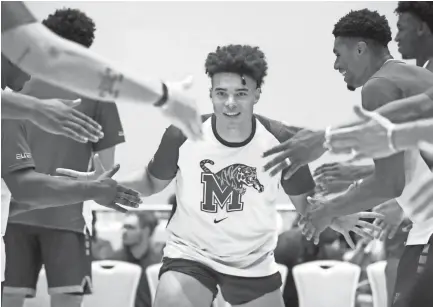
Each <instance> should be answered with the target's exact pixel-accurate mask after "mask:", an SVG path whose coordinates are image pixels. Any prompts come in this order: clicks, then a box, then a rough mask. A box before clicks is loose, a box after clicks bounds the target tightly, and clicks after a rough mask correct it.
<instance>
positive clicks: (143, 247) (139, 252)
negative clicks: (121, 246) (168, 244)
mask: <svg viewBox="0 0 433 307" xmlns="http://www.w3.org/2000/svg"><path fill="white" fill-rule="evenodd" d="M149 249H150V242H149V240H145V241H142V242H141V243H139V244H137V245H133V246H130V247H129V251H130V252H131V254H132V255H133V256H134V258H135V259H141V258H143V256H144V255H145V254H147V252H148V251H149Z"/></svg>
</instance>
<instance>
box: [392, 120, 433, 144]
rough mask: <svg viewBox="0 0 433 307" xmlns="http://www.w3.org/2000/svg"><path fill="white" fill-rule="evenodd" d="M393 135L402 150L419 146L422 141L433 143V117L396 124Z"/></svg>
mask: <svg viewBox="0 0 433 307" xmlns="http://www.w3.org/2000/svg"><path fill="white" fill-rule="evenodd" d="M393 136H394V145H395V147H396V148H398V149H400V150H403V149H408V148H413V147H417V146H418V143H419V142H420V141H426V142H429V143H433V118H431V119H424V120H418V121H415V122H412V123H406V124H399V125H396V127H395V131H394V133H393Z"/></svg>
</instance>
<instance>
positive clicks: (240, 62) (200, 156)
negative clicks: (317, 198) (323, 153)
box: [58, 45, 376, 307]
mask: <svg viewBox="0 0 433 307" xmlns="http://www.w3.org/2000/svg"><path fill="white" fill-rule="evenodd" d="M205 67H206V73H207V74H208V76H209V77H210V79H211V89H210V97H211V100H212V104H213V108H214V113H213V114H209V115H205V116H203V121H204V125H203V128H204V130H203V131H204V138H203V140H202V141H199V142H191V141H190V140H189V139H188V138H187V137H185V135H184V134H182V132H181V131H180V130H179V129H177V128H175V127H173V126H171V127H169V128H168V129H167V130H166V132H165V133H164V136H163V137H162V140H161V143H160V145H159V148H158V150H157V152H156V154H155V156H154V157H153V159H152V160H151V162H150V163H149V165H148V167H147V168H146V169H144V171H141V172H140V173H138V174H137V175H136V176H135V177H134V178H131V179H129V180H122V182H123V183H124V184H126V185H127V186H129V187H131V188H132V187H134V188H136V189H138V190H139V191H140V192H141V193H142V194H143V195H145V196H150V195H152V194H155V193H158V192H160V191H162V190H163V189H164V188H165V187H167V186H168V184H169V183H170V182H171V181H172V180H173V179H175V180H176V196H177V207H176V211H175V212H174V215H173V217H172V219H171V220H170V223H169V225H168V232H169V238H168V240H167V245H166V247H165V248H164V259H163V265H162V268H161V271H160V281H159V284H158V290H157V294H156V298H155V303H154V306H156V307H171V306H173V307H174V306H176V307H186V306H194V307H202V306H210V305H211V302H212V300H213V299H214V298H215V296H216V294H217V291H218V290H217V285H219V286H220V289H221V292H222V294H223V296H224V298H225V300H226V301H227V302H228V303H230V304H231V305H232V306H238V305H242V306H273V307H282V306H283V301H282V295H281V291H280V287H281V276H280V274H279V272H278V267H277V265H276V263H275V260H274V255H273V251H274V249H275V247H276V243H277V235H278V233H277V223H276V221H277V214H278V212H277V210H276V206H275V205H276V203H275V202H276V195H277V192H278V190H279V188H280V186H281V187H282V188H283V189H284V191H285V193H286V194H287V195H289V197H290V199H291V201H292V203H293V205H294V206H295V208H296V210H297V211H298V212H300V213H301V214H304V212H305V211H306V210H307V205H308V202H307V199H306V198H307V196H308V195H311V194H312V192H313V190H314V181H313V179H312V177H311V174H310V171H309V168H308V166H304V167H302V168H300V169H299V170H298V171H297V172H296V173H295V174H294V176H292V178H290V179H289V180H282V178H278V177H280V176H281V174H280V175H279V176H278V177H271V176H269V174H267V173H266V172H264V171H263V164H264V163H263V159H262V157H261V153H262V152H263V150H264V149H266V148H267V147H270V146H274V145H276V144H279V143H280V142H283V141H284V140H287V139H289V138H291V137H292V136H293V135H294V134H295V133H296V132H297V131H299V128H295V127H289V126H286V125H284V124H282V123H280V122H277V121H274V120H271V119H268V118H266V117H263V116H260V115H257V114H254V106H255V104H256V103H258V101H259V99H260V94H261V88H262V86H263V81H264V78H265V76H266V74H267V62H266V59H265V55H264V53H263V52H262V51H261V50H260V49H259V48H258V47H251V46H248V45H246V46H245V45H244V46H241V45H229V46H224V47H218V48H217V50H216V51H215V52H212V53H210V54H209V55H208V57H207V59H206V64H205ZM58 171H59V172H60V173H62V174H66V175H70V176H73V177H80V176H81V175H83V174H80V173H77V172H71V171H70V170H58ZM375 215H376V214H374V213H363V214H360V215H353V216H350V217H343V218H341V219H336V220H335V222H334V224H333V227H334V229H336V230H338V231H340V232H342V233H343V234H344V235H345V237H346V238H348V237H349V235H348V232H349V231H351V230H353V231H355V232H357V233H359V234H361V235H363V236H369V235H368V234H367V232H366V231H364V230H363V229H362V228H358V227H355V225H358V226H361V227H364V226H365V227H369V228H371V227H372V225H371V224H368V223H366V222H363V221H359V217H361V216H375ZM352 243H353V242H352ZM174 285H175V286H174ZM197 293H199V294H200V295H197Z"/></svg>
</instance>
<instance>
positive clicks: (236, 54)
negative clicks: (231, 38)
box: [205, 45, 268, 88]
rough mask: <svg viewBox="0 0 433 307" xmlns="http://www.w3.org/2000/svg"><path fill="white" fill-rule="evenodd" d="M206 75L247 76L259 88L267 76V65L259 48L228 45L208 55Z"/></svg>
mask: <svg viewBox="0 0 433 307" xmlns="http://www.w3.org/2000/svg"><path fill="white" fill-rule="evenodd" d="M205 68H206V74H207V75H208V76H209V77H210V78H212V77H213V75H215V74H216V73H220V72H233V73H237V74H239V75H241V76H242V75H247V76H250V77H251V78H253V79H254V80H256V82H257V87H258V88H260V87H261V86H262V84H263V82H264V81H263V80H264V78H265V77H266V75H267V70H268V63H267V62H266V58H265V54H264V53H263V52H262V51H261V50H260V49H259V47H252V46H249V45H228V46H223V47H220V46H218V48H217V49H216V51H215V52H211V53H209V54H208V56H207V59H206V63H205Z"/></svg>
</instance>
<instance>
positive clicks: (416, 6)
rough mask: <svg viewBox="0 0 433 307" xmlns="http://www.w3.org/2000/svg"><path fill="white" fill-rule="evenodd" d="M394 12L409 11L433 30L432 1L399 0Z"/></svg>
mask: <svg viewBox="0 0 433 307" xmlns="http://www.w3.org/2000/svg"><path fill="white" fill-rule="evenodd" d="M395 13H397V14H402V13H411V14H413V15H415V16H416V17H418V18H419V19H421V20H422V21H423V22H425V23H426V24H427V25H428V27H429V28H430V31H432V32H433V2H432V1H399V2H398V6H397V8H396V9H395Z"/></svg>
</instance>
